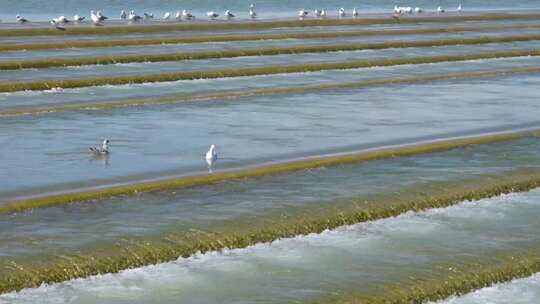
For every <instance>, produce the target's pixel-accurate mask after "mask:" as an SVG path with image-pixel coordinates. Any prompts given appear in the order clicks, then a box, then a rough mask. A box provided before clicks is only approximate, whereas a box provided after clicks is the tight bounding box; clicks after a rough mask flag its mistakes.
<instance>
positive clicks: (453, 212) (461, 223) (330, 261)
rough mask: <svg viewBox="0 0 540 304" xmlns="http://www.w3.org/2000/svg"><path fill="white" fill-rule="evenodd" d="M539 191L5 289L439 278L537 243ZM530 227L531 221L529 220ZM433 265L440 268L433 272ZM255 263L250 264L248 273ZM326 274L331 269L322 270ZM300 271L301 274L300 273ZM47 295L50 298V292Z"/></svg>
mask: <svg viewBox="0 0 540 304" xmlns="http://www.w3.org/2000/svg"><path fill="white" fill-rule="evenodd" d="M538 196H539V192H538V190H535V191H532V192H529V193H525V194H512V195H507V196H503V197H499V198H493V199H486V200H482V201H479V202H472V203H464V204H460V205H457V206H454V207H449V208H447V209H435V210H430V211H426V212H421V213H418V214H406V215H403V216H399V217H397V218H393V219H385V220H380V221H375V222H370V223H366V224H358V225H354V226H349V227H345V228H341V229H337V230H335V231H330V232H324V233H322V234H314V235H308V236H303V237H296V238H292V239H286V240H281V241H277V242H274V243H272V244H259V245H256V246H253V247H249V248H247V249H240V250H226V251H224V252H221V253H207V254H202V255H201V254H199V255H195V256H193V257H190V258H187V259H179V260H177V261H175V262H172V263H165V264H161V265H157V266H150V267H145V268H141V269H136V270H129V271H126V272H123V273H120V274H115V275H110V274H108V275H101V276H98V277H96V278H91V279H88V280H77V281H72V282H66V283H62V284H59V285H53V286H43V287H40V288H38V289H33V290H25V291H23V292H22V293H20V294H7V295H3V296H2V299H3V300H7V301H9V303H30V302H31V301H35V300H36V299H43V301H44V303H57V302H58V301H61V302H77V303H91V302H94V301H96V299H97V300H99V301H106V302H108V303H126V302H131V303H161V302H162V301H167V302H171V303H178V302H182V303H184V302H188V303H202V302H214V301H216V299H219V301H226V302H229V301H231V302H235V301H242V300H248V301H265V302H270V303H282V302H290V301H302V300H304V301H305V300H309V299H317V298H320V297H325V296H328V295H329V294H330V295H331V294H332V293H338V294H339V293H343V292H347V291H350V290H355V291H356V292H363V293H365V294H378V293H380V292H381V290H380V287H381V286H384V284H398V285H407V284H410V279H409V277H410V276H416V277H422V276H428V277H429V276H432V275H437V272H438V271H437V270H436V269H437V265H448V263H454V264H458V265H459V263H460V261H461V260H463V259H467V258H468V259H470V258H471V257H474V258H476V259H482V258H483V256H484V255H485V254H486V252H498V251H502V250H511V249H513V250H523V249H524V248H527V247H529V248H534V245H535V244H537V243H538V234H537V233H536V231H537V229H538V227H537V225H538V221H536V218H537V217H538V210H539V208H538ZM524 222H525V223H527V225H523V223H524ZM430 269H432V270H430ZM246 270H249V271H246ZM321 273H325V276H320V274H321ZM299 278H302V279H299ZM45 294H46V297H44V295H45Z"/></svg>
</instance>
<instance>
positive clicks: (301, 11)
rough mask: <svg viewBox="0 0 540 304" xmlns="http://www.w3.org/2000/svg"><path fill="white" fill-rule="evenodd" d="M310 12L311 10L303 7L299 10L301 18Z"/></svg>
mask: <svg viewBox="0 0 540 304" xmlns="http://www.w3.org/2000/svg"><path fill="white" fill-rule="evenodd" d="M308 14H309V12H308V11H306V10H305V9H301V10H300V11H298V17H300V19H302V18H304V17H306V16H307V15H308Z"/></svg>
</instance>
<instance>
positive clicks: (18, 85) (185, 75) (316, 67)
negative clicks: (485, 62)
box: [0, 49, 540, 92]
mask: <svg viewBox="0 0 540 304" xmlns="http://www.w3.org/2000/svg"><path fill="white" fill-rule="evenodd" d="M538 55H540V49H530V50H519V51H501V52H482V53H473V54H461V55H444V56H422V57H412V58H390V59H374V60H355V61H344V62H332V63H307V64H296V65H274V66H266V67H255V68H244V69H238V68H228V69H220V70H204V71H189V72H173V73H159V74H147V75H130V76H111V77H97V78H84V79H67V80H40V81H31V82H3V83H0V92H17V91H40V90H48V89H51V88H55V87H62V88H82V87H89V86H102V85H123V84H137V83H152V82H166V81H178V80H194V79H216V78H229V77H242V76H257V75H274V74H286V73H302V72H315V71H323V70H345V69H357V68H369V67H381V66H396V65H405V64H426V63H439V62H454V61H465V60H479V59H496V58H511V57H523V56H538Z"/></svg>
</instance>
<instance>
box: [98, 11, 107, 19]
mask: <svg viewBox="0 0 540 304" xmlns="http://www.w3.org/2000/svg"><path fill="white" fill-rule="evenodd" d="M96 16H98V18H99V21H105V20H107V19H109V17H107V16H105V15H103V14H102V13H101V11H97V13H96Z"/></svg>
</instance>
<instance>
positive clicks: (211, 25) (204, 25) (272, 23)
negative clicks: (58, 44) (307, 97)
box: [0, 13, 540, 37]
mask: <svg viewBox="0 0 540 304" xmlns="http://www.w3.org/2000/svg"><path fill="white" fill-rule="evenodd" d="M539 18H540V14H534V13H533V14H503V13H493V14H479V15H457V16H449V15H446V16H430V17H403V18H400V19H399V20H395V19H393V18H392V17H391V15H390V14H388V16H384V17H375V18H358V19H352V18H351V19H334V18H327V19H308V20H297V19H294V20H268V21H247V22H246V21H239V22H221V21H217V22H192V23H185V22H181V23H173V24H153V25H143V24H132V25H105V26H69V27H67V28H66V30H65V31H59V30H57V29H55V28H53V27H39V28H20V29H17V28H10V29H0V37H13V36H51V35H54V36H64V35H111V34H129V33H159V32H170V31H223V30H254V29H269V28H281V27H311V26H354V25H371V24H393V23H420V22H422V23H444V22H458V21H496V20H538V19H539Z"/></svg>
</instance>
